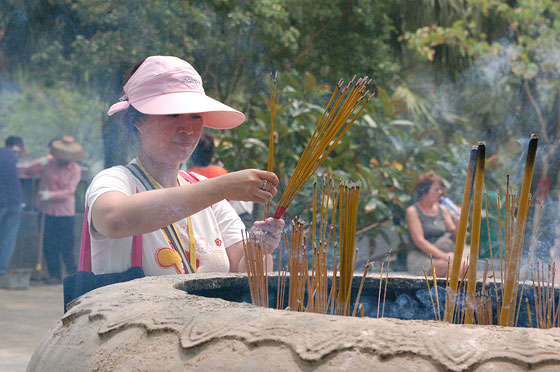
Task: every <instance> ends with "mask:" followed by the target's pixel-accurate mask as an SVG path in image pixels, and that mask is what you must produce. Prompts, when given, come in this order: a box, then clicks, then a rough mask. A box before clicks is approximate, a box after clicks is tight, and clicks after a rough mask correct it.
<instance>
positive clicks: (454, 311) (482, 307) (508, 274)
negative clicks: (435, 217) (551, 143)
mask: <svg viewBox="0 0 560 372" xmlns="http://www.w3.org/2000/svg"><path fill="white" fill-rule="evenodd" d="M537 142H538V137H537V136H536V135H535V134H533V135H531V139H530V141H529V146H528V151H527V160H526V165H525V172H524V176H523V182H522V185H521V191H520V193H519V199H517V196H516V195H515V194H514V193H513V192H512V190H511V188H510V184H509V176H508V178H507V180H506V193H505V202H504V207H505V213H504V229H502V222H501V221H502V219H501V216H502V215H501V206H500V194H499V192H498V193H497V207H498V225H499V226H498V237H499V247H500V252H499V257H500V279H501V282H502V288H501V291H500V292H499V291H498V285H497V281H496V277H497V275H496V270H495V268H494V254H493V252H492V242H491V240H490V239H491V234H490V221H489V213H488V204H487V201H486V197H484V202H485V203H484V204H485V209H486V225H487V228H488V238H489V242H488V244H489V252H490V260H491V270H492V277H493V279H494V291H493V293H494V295H493V294H492V290H489V291H488V290H486V279H487V275H488V271H489V269H490V265H489V264H488V262H486V263H485V267H484V274H483V283H482V290H480V291H478V292H477V290H476V285H477V277H476V275H477V271H478V268H477V264H478V252H479V243H480V226H481V225H480V223H481V210H482V201H483V185H484V155H485V144H484V143H479V145H478V146H477V147H476V148H475V147H473V149H472V151H471V156H470V161H469V167H468V170H467V179H466V181H465V189H464V194H463V204H462V209H461V216H460V219H459V224H458V232H457V240H456V245H455V254H454V260H453V267H452V270H451V273H449V272H448V278H449V280H448V282H447V293H446V304H445V313H444V320H445V321H447V322H450V323H465V324H474V323H478V324H493V322H494V320H493V314H492V308H493V303H494V301H496V310H497V314H496V315H497V324H499V325H503V326H514V325H517V321H518V318H519V313H520V310H521V307H522V306H523V301H522V298H523V294H524V287H525V282H526V280H527V274H526V275H525V280H524V281H523V284H522V285H521V286H520V285H519V283H520V271H521V270H520V268H521V257H522V251H523V246H524V235H525V229H526V222H527V214H528V209H529V202H530V193H529V192H530V188H531V183H532V178H533V169H534V163H535V158H536V151H537ZM475 159H476V161H475ZM473 184H474V201H473V212H472V213H473V215H472V230H471V247H470V255H469V257H468V259H467V260H468V261H467V262H469V261H470V263H468V264H467V271H466V272H464V274H463V278H462V281H461V284H460V285H459V275H460V268H461V261H462V253H463V247H464V244H465V236H466V228H467V221H468V216H469V210H470V203H471V196H472V195H473V192H472V187H473ZM515 211H517V214H516V213H515ZM541 212H542V205H541V206H540V207H539V213H538V217H537V220H536V223H535V225H534V230H533V240H532V243H531V248H530V253H529V257H530V258H529V264H528V267H529V269H530V268H531V262H530V261H531V258H532V256H533V251H534V244H535V240H536V235H537V229H538V226H539V221H540V215H541ZM502 230H503V231H504V233H503V238H502ZM504 266H505V271H504ZM432 270H433V267H432ZM538 271H539V270H538V269H537V281H536V283H537V285H536V287H535V280H533V288H534V292H535V295H534V298H535V309H536V311H537V313H538V314H537V317H538V318H539V319H538V320H537V325H538V326H541V327H543V328H545V327H546V326H547V324H548V319H547V316H549V317H550V319H551V321H550V324H551V325H552V324H557V317H556V316H557V315H556V314H555V312H554V311H553V310H552V309H553V308H554V301H553V300H552V301H549V298H550V297H554V290H553V289H550V288H553V285H552V284H550V285H545V284H544V281H543V280H542V278H541V277H543V278H544V271H542V270H541V275H540V276H539V272H538ZM467 274H468V279H467V278H466V277H467ZM531 275H532V276H533V273H531ZM554 275H555V268H554V266H551V267H549V276H548V279H547V280H549V279H550V278H552V281H551V282H550V283H553V282H554ZM426 281H427V276H426ZM539 283H541V284H539ZM428 288H429V282H428ZM520 288H521V289H520ZM538 288H545V289H543V290H542V291H541V292H542V293H546V294H548V299H547V297H546V295H539V296H537V295H536V293H537V292H538ZM519 290H521V292H520V293H519ZM550 294H552V296H551V295H550ZM543 298H545V300H543ZM518 299H519V301H518ZM525 300H526V301H525V302H526V303H525V306H526V307H527V309H528V310H527V311H529V314H528V316H529V320H530V322H532V320H531V313H530V308H529V302H528V299H527V298H526V299H525ZM540 301H545V302H546V301H548V302H546V303H547V305H546V306H548V308H547V307H546V306H542V304H541V303H540ZM434 313H436V311H435V308H434ZM435 318H436V319H438V316H437V314H436V316H435ZM539 322H540V325H539ZM555 322H556V323H555Z"/></svg>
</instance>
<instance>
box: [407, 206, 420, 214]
mask: <svg viewBox="0 0 560 372" xmlns="http://www.w3.org/2000/svg"><path fill="white" fill-rule="evenodd" d="M406 213H407V214H408V213H418V210H417V209H416V204H412V205H410V206H409V207H408V208H406Z"/></svg>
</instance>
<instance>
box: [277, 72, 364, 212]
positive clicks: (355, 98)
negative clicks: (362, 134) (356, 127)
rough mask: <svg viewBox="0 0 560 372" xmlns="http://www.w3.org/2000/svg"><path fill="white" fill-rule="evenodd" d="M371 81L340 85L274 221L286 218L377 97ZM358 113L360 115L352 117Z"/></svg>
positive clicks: (313, 136)
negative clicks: (333, 151)
mask: <svg viewBox="0 0 560 372" xmlns="http://www.w3.org/2000/svg"><path fill="white" fill-rule="evenodd" d="M370 82H371V80H370V79H369V78H368V77H367V76H366V77H363V78H360V79H358V81H357V82H356V83H355V84H354V81H353V80H352V81H351V82H350V83H348V84H347V85H346V86H344V87H343V86H342V82H339V83H338V84H337V86H336V88H335V90H334V92H333V94H332V96H331V99H330V100H329V103H328V104H327V107H326V109H325V111H324V112H323V115H322V116H321V118H320V119H319V121H318V123H317V126H316V128H315V131H314V132H313V134H312V136H311V139H310V140H309V143H308V144H307V146H306V148H305V150H304V151H303V153H302V155H301V158H300V160H299V162H298V164H297V166H296V169H295V170H294V173H293V174H292V177H291V178H290V181H289V182H288V185H287V186H286V189H285V190H284V193H283V194H282V197H281V198H280V202H279V203H278V208H277V209H276V211H275V212H274V218H280V217H282V215H283V214H284V212H285V210H286V209H287V208H288V206H289V205H290V203H291V202H292V201H293V200H294V198H295V197H296V195H297V194H298V193H299V191H300V190H301V189H302V188H303V186H305V184H306V183H307V181H308V180H309V178H310V177H311V176H312V175H313V173H314V172H315V171H316V170H317V168H318V167H319V166H321V164H322V163H323V162H324V161H325V159H326V158H327V157H328V156H329V154H330V153H331V152H332V150H333V149H334V147H335V146H336V145H337V144H338V142H339V141H340V140H341V139H342V137H343V136H344V134H345V133H346V131H348V129H350V127H351V126H352V124H353V123H354V121H356V119H357V118H358V117H359V116H360V114H361V113H362V111H363V110H364V108H365V107H366V106H367V104H368V103H369V101H370V100H371V99H372V98H373V94H370V96H369V98H367V99H366V97H367V95H368V94H369V91H367V86H368V85H369V84H370ZM335 98H336V99H335ZM364 99H365V102H364ZM360 105H361V107H360ZM355 111H357V113H356V114H355V115H354V116H352V115H353V114H354V112H355ZM327 113H328V114H327Z"/></svg>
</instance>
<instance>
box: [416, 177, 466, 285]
mask: <svg viewBox="0 0 560 372" xmlns="http://www.w3.org/2000/svg"><path fill="white" fill-rule="evenodd" d="M442 193H443V191H442V179H441V177H440V176H438V175H437V174H435V173H434V172H427V173H424V174H422V175H421V176H420V177H419V178H418V181H417V182H416V203H414V204H413V205H411V206H410V207H408V208H407V209H406V222H407V225H408V230H409V233H410V238H411V241H412V245H413V249H412V250H410V251H409V252H408V256H407V266H408V270H409V271H410V272H411V273H414V274H415V275H423V270H426V273H428V275H429V274H430V270H431V266H430V255H431V256H432V257H433V265H434V267H435V269H436V275H437V276H441V277H445V276H446V274H447V267H448V260H449V262H450V263H452V262H453V251H454V249H455V240H454V238H453V236H454V233H455V229H456V226H455V223H454V222H453V219H452V217H451V214H450V213H449V211H448V210H447V208H446V207H445V206H443V205H441V204H440V203H439V202H440V197H441V196H442ZM463 269H464V265H463Z"/></svg>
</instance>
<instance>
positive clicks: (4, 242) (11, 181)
mask: <svg viewBox="0 0 560 372" xmlns="http://www.w3.org/2000/svg"><path fill="white" fill-rule="evenodd" d="M24 151H25V150H24V147H23V140H22V139H21V138H20V137H15V136H10V137H8V138H7V139H6V146H5V147H4V148H1V149H0V278H1V277H2V276H4V274H5V273H6V271H7V270H8V267H9V265H10V261H11V259H12V254H13V253H14V248H15V246H16V241H17V236H18V232H19V226H20V224H21V215H22V210H23V192H22V190H21V184H20V182H19V175H18V170H17V161H18V157H19V156H20V155H21V154H23V153H24Z"/></svg>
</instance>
